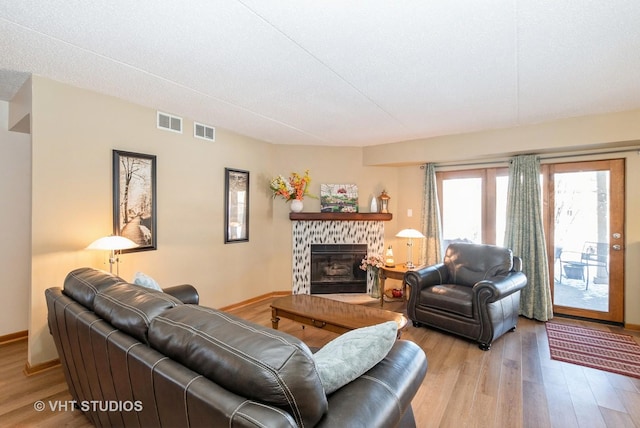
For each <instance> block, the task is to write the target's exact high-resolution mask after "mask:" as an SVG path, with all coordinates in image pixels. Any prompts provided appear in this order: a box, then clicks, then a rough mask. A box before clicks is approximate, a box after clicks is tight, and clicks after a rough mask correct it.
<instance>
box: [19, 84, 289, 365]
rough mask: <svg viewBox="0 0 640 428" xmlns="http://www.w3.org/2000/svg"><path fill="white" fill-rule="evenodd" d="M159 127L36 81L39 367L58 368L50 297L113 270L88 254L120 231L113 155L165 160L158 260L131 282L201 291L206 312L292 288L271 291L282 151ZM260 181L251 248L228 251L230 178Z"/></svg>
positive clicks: (135, 111)
mask: <svg viewBox="0 0 640 428" xmlns="http://www.w3.org/2000/svg"><path fill="white" fill-rule="evenodd" d="M192 129H193V123H192V122H191V121H189V120H185V121H184V130H185V133H184V134H176V133H172V132H167V131H163V130H158V129H157V128H156V111H155V110H151V109H147V108H144V107H140V106H137V105H133V104H130V103H126V102H124V101H122V100H119V99H117V98H112V97H108V96H104V95H99V94H96V93H93V92H90V91H86V90H82V89H78V88H73V87H70V86H66V85H63V84H60V83H57V82H54V81H51V80H47V79H43V78H38V77H34V79H33V113H32V130H33V135H32V137H33V186H32V203H33V216H32V224H31V228H32V233H33V242H32V272H31V275H32V287H31V301H30V306H31V309H32V312H31V316H30V335H29V350H30V355H29V357H30V358H29V363H30V364H31V365H34V364H38V363H41V362H43V361H47V360H50V359H53V358H55V357H56V354H55V350H54V348H53V346H52V341H51V338H50V335H49V332H48V331H47V327H46V325H47V323H46V305H45V300H44V290H45V289H46V288H48V287H51V286H61V285H62V282H63V280H64V277H65V275H66V274H67V273H68V272H69V271H70V270H72V269H74V268H77V267H81V266H93V267H97V268H104V269H108V265H106V264H105V259H106V257H105V256H106V255H105V254H103V253H102V252H96V251H90V250H85V247H86V246H87V245H88V244H89V243H90V242H92V241H93V240H94V239H96V238H98V237H101V236H105V235H109V234H111V232H112V183H111V168H112V167H111V162H112V150H113V149H118V150H126V151H132V152H139V153H146V154H154V155H156V156H157V187H158V200H157V204H158V205H157V209H158V212H157V215H158V231H157V237H158V249H157V251H144V252H137V253H130V254H125V255H123V256H122V257H121V259H122V263H121V265H120V275H121V276H122V277H123V278H125V279H127V280H131V279H132V277H133V274H134V273H135V271H137V270H140V271H143V272H145V273H147V274H148V275H150V276H152V277H154V278H155V279H156V280H157V281H158V282H159V283H160V284H161V285H163V286H168V285H174V284H178V283H191V284H193V285H195V286H197V288H198V290H199V292H200V295H201V301H202V303H203V304H205V305H208V306H213V307H220V306H225V305H229V304H232V303H236V302H239V301H242V300H246V299H249V298H251V297H254V296H257V295H260V294H264V293H267V292H270V291H272V290H274V289H276V288H277V289H282V288H285V289H286V287H283V286H282V284H279V283H277V282H275V281H270V280H269V278H271V276H272V275H271V272H270V269H271V266H275V264H274V263H273V260H272V259H273V257H274V255H273V252H272V248H273V247H274V245H273V243H274V242H273V241H274V239H273V227H272V218H271V216H272V212H271V203H272V201H271V199H270V198H269V197H268V195H267V192H265V191H264V190H263V189H262V188H261V182H263V181H264V180H265V177H267V176H269V175H270V174H271V167H270V165H271V158H272V153H273V146H272V145H271V144H267V143H263V142H260V141H255V140H251V139H249V138H246V137H241V136H238V135H236V134H232V133H229V132H225V131H223V130H219V129H218V130H217V134H216V141H215V142H208V141H204V140H200V139H195V138H193V137H192ZM225 167H234V168H240V169H246V170H249V171H251V183H250V186H251V189H250V191H251V192H250V193H251V201H250V203H251V216H250V241H249V242H246V243H236V244H228V245H225V244H224V234H223V218H224V213H223V211H224V209H223V206H224V204H223V201H224V199H223V193H224V168H225Z"/></svg>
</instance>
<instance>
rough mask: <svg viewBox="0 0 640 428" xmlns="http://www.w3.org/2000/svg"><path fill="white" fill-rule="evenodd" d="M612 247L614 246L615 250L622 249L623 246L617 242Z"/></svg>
mask: <svg viewBox="0 0 640 428" xmlns="http://www.w3.org/2000/svg"><path fill="white" fill-rule="evenodd" d="M611 248H613V249H614V250H615V251H620V250H621V249H622V246H621V245H618V244H615V245H613V246H612V247H611Z"/></svg>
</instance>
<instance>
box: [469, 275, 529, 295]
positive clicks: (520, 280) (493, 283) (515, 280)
mask: <svg viewBox="0 0 640 428" xmlns="http://www.w3.org/2000/svg"><path fill="white" fill-rule="evenodd" d="M526 285H527V277H526V276H525V274H524V273H522V272H510V273H509V274H508V275H507V276H505V277H495V278H489V279H485V280H483V281H479V282H478V283H476V284H475V285H474V286H473V292H474V294H476V295H480V294H483V293H485V292H488V293H489V296H488V298H487V301H488V302H495V301H498V300H501V299H503V298H505V297H507V296H508V295H510V294H513V293H515V292H516V291H518V290H522V289H523V288H524V287H525V286H526Z"/></svg>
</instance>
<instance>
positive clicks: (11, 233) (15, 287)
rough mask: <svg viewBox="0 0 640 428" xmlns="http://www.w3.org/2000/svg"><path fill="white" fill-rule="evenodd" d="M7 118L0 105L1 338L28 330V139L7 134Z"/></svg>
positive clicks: (3, 105)
mask: <svg viewBox="0 0 640 428" xmlns="http://www.w3.org/2000/svg"><path fill="white" fill-rule="evenodd" d="M8 117H9V104H8V103H7V102H4V101H0V177H1V179H0V200H1V201H2V211H1V212H2V215H1V217H0V222H1V224H2V226H1V227H2V238H1V239H0V272H2V282H1V284H2V285H0V290H1V291H2V298H3V302H4V304H3V307H2V310H1V311H0V336H4V335H7V334H12V333H16V332H19V331H23V330H27V328H28V315H29V291H30V282H31V281H30V277H31V136H30V135H28V134H23V133H18V132H9V131H8Z"/></svg>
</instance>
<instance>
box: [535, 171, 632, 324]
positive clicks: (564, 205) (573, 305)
mask: <svg viewBox="0 0 640 428" xmlns="http://www.w3.org/2000/svg"><path fill="white" fill-rule="evenodd" d="M548 177H549V181H548V182H549V188H548V195H549V208H548V213H547V214H548V220H549V221H548V224H549V229H550V233H549V234H548V239H547V241H548V243H549V246H550V250H549V253H550V257H549V260H550V263H549V266H550V270H551V272H552V274H553V275H552V278H553V284H552V291H553V303H554V312H555V313H558V314H565V315H572V316H579V317H585V318H592V319H600V320H605V321H612V322H622V321H623V304H624V297H623V296H624V236H623V232H624V161H623V160H619V159H618V160H610V161H595V162H575V163H564V164H553V165H549V166H548Z"/></svg>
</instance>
